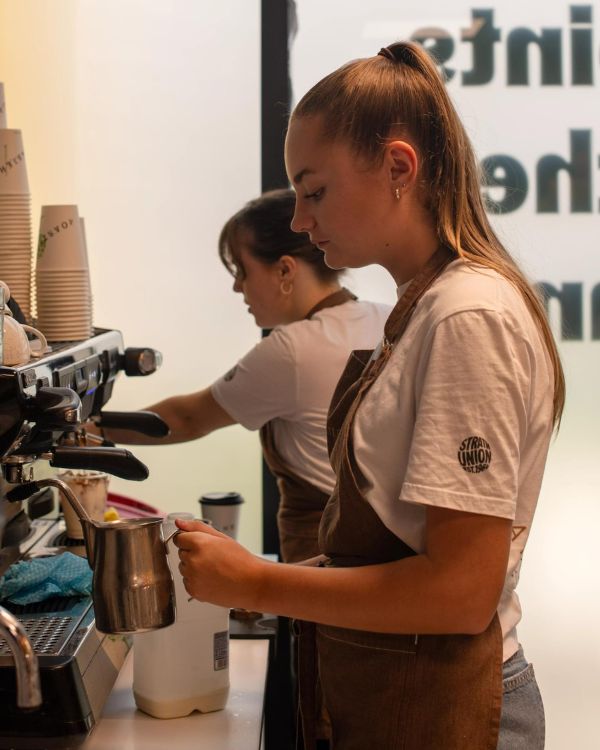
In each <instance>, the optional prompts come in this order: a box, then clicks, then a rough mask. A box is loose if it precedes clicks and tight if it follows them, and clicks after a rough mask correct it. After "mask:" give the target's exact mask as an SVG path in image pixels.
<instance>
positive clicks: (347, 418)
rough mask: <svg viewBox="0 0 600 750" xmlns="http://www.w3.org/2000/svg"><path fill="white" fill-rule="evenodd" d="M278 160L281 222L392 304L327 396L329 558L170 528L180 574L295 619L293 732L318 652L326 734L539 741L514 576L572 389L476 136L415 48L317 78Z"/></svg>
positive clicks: (442, 743) (354, 746) (537, 706)
mask: <svg viewBox="0 0 600 750" xmlns="http://www.w3.org/2000/svg"><path fill="white" fill-rule="evenodd" d="M286 163H287V169H288V175H289V177H290V181H291V182H292V184H293V186H294V188H295V190H296V212H295V216H294V221H293V225H292V226H293V228H294V229H296V231H298V232H308V233H309V235H310V237H311V239H312V241H313V242H315V243H316V244H317V246H318V247H320V248H321V250H323V252H324V253H325V261H326V263H327V264H328V265H329V266H331V267H333V268H342V267H360V266H365V265H367V264H370V263H377V264H379V265H381V266H383V267H384V268H385V269H387V271H389V273H390V274H391V275H392V277H393V279H394V280H395V282H396V284H397V286H398V295H399V300H398V304H397V305H396V307H395V308H394V310H393V311H392V313H391V315H390V317H389V318H388V321H387V323H386V326H385V333H384V337H383V341H382V342H381V343H380V345H379V346H378V347H376V349H375V351H374V352H373V353H366V352H355V353H354V354H353V356H352V357H351V358H350V360H349V362H348V365H347V368H346V371H345V373H344V375H343V376H342V378H341V380H340V382H339V383H338V386H337V389H336V392H335V394H334V397H333V401H332V405H331V407H330V410H329V417H328V438H329V449H330V456H331V461H332V465H333V467H334V469H335V471H336V476H337V482H336V488H335V490H334V492H333V494H332V496H331V498H330V499H329V502H328V504H327V506H326V508H325V511H324V514H323V519H322V521H321V526H320V533H319V544H320V552H321V555H320V556H319V557H318V558H316V559H314V560H312V561H307V564H305V565H281V564H272V563H266V562H264V561H262V560H260V559H257V558H255V557H254V556H252V555H250V554H249V553H248V552H246V551H245V550H244V549H243V548H241V547H240V546H239V545H236V544H235V543H234V542H233V541H232V540H230V539H228V538H225V537H223V536H222V535H220V534H218V533H216V532H214V531H213V530H211V529H207V528H203V527H202V525H201V524H195V523H184V522H182V523H180V524H179V525H180V527H181V529H182V530H184V531H185V532H187V533H182V534H180V535H179V537H178V538H177V542H176V543H177V544H178V546H179V548H180V559H181V564H180V570H181V572H182V575H183V577H184V581H185V584H186V586H187V590H188V591H189V593H190V594H191V595H193V596H195V597H197V598H198V599H203V600H208V601H212V602H216V603H219V604H226V605H236V606H242V607H247V608H250V609H258V610H262V611H268V612H277V613H281V614H285V615H288V616H291V617H294V618H297V619H298V620H299V622H298V623H297V629H298V631H299V632H300V633H301V636H300V648H301V653H302V654H303V657H302V668H303V669H302V672H301V677H300V687H301V701H302V712H303V731H304V742H305V746H306V747H307V748H311V747H313V746H314V739H315V737H314V696H313V695H312V694H311V690H310V683H311V677H312V676H313V675H314V672H315V670H316V669H317V665H318V670H319V673H320V678H321V682H322V688H323V695H324V702H325V705H326V708H327V710H328V712H329V714H330V717H331V724H332V747H333V748H334V750H365V749H366V748H375V747H376V748H378V750H392V749H393V750H395V749H396V748H403V750H441V749H442V748H443V750H467V749H468V750H471V749H473V750H475V749H477V750H483V749H484V748H485V750H492V749H493V748H496V747H500V748H502V750H509V748H510V750H521V749H522V750H525V748H527V750H539V749H540V748H542V747H543V744H544V726H543V721H544V720H543V707H542V703H541V698H540V695H539V691H538V689H537V686H536V683H535V677H534V675H533V670H532V669H531V666H530V665H528V664H527V662H526V661H525V658H524V656H523V653H522V651H521V650H520V647H519V642H518V639H517V633H516V625H517V623H518V621H519V619H520V617H521V607H520V603H519V599H518V597H517V594H516V591H515V588H516V585H517V580H518V574H519V568H520V564H521V556H522V553H523V550H524V547H525V544H526V541H527V538H528V535H529V531H530V528H531V523H532V520H533V515H534V511H535V507H536V503H537V499H538V494H539V490H540V485H541V480H542V474H543V470H544V464H545V460H546V455H547V451H548V445H549V442H550V438H551V435H552V431H553V428H554V427H555V426H556V425H557V424H558V422H559V420H560V415H561V411H562V407H563V402H564V380H563V374H562V370H561V365H560V361H559V357H558V354H557V350H556V346H555V343H554V341H553V339H552V335H551V333H550V330H549V327H548V323H547V321H546V319H545V317H544V311H543V308H542V305H541V304H540V301H539V300H538V298H537V296H536V295H535V293H534V291H533V290H532V288H531V286H530V285H529V283H528V282H527V281H526V279H525V278H524V277H523V275H522V273H521V272H520V270H519V269H518V267H517V266H516V265H515V262H514V261H513V260H512V258H511V257H510V255H509V254H508V252H507V251H506V250H505V248H504V247H503V246H502V244H501V242H500V241H499V239H498V238H497V237H496V235H495V233H494V231H493V230H492V228H491V226H490V224H489V221H488V218H487V216H486V213H485V210H484V205H483V201H482V198H481V195H480V188H479V176H478V172H477V168H476V160H475V157H474V154H473V150H472V147H471V144H470V143H469V140H468V137H467V135H466V133H465V131H464V128H463V126H462V124H461V122H460V120H459V118H458V116H457V114H456V111H455V109H454V107H453V105H452V103H451V101H450V98H449V96H448V93H447V91H446V88H445V86H444V83H443V81H442V80H441V78H440V76H439V74H438V71H437V69H436V68H435V66H434V64H433V62H432V61H431V60H430V58H429V57H428V55H427V54H426V53H425V52H424V50H422V49H421V48H420V47H418V46H416V45H414V44H411V43H402V42H400V43H396V44H393V45H391V46H390V47H386V48H384V49H382V50H381V51H380V53H379V54H377V55H376V56H374V57H371V58H368V59H364V60H357V61H354V62H351V63H349V64H347V65H345V66H343V67H342V68H340V69H339V70H336V71H334V72H333V73H331V74H330V75H329V76H327V77H326V78H324V79H323V80H322V81H320V82H319V83H317V84H316V85H315V86H314V87H313V88H312V89H311V90H310V91H309V92H308V93H307V94H306V95H305V96H304V97H303V98H302V99H301V101H300V102H299V104H298V105H297V107H296V109H295V110H294V112H293V114H292V118H291V122H290V127H289V132H288V136H287V144H286ZM311 563H312V564H311ZM310 623H313V624H316V625H311V624H310ZM503 687H504V690H503Z"/></svg>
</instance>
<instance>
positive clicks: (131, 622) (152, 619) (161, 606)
mask: <svg viewBox="0 0 600 750" xmlns="http://www.w3.org/2000/svg"><path fill="white" fill-rule="evenodd" d="M35 484H36V486H37V487H43V486H53V487H57V488H58V489H59V491H60V492H61V493H62V494H63V496H64V497H65V498H66V499H67V500H68V501H69V503H70V504H71V506H72V508H73V510H74V511H75V512H76V513H77V515H78V517H79V520H80V521H81V528H82V530H83V537H84V541H85V546H86V551H87V559H88V563H89V565H90V567H91V568H92V570H93V571H94V578H93V583H92V598H93V601H94V612H95V615H96V627H97V628H98V630H100V631H101V632H103V633H115V634H118V633H123V634H126V633H143V632H144V631H147V630H157V629H158V628H164V627H166V626H167V625H172V624H173V623H174V622H175V588H174V585H173V578H172V576H171V570H170V568H169V564H168V562H167V543H168V541H169V539H171V538H172V536H174V534H175V533H177V532H174V534H172V535H171V536H169V537H168V538H167V539H164V538H163V532H162V528H163V526H162V525H163V519H162V518H158V517H157V518H128V519H123V520H119V521H108V522H100V521H93V520H92V519H91V518H90V517H89V515H88V514H87V512H86V510H85V508H84V507H83V506H82V505H81V503H80V502H79V500H78V499H77V496H76V495H75V494H74V493H73V492H72V490H71V489H70V488H69V487H68V486H67V485H66V484H65V483H64V482H62V481H61V480H60V479H54V478H50V479H42V480H39V481H38V482H36V483H35Z"/></svg>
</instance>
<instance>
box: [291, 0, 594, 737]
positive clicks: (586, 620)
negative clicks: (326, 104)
mask: <svg viewBox="0 0 600 750" xmlns="http://www.w3.org/2000/svg"><path fill="white" fill-rule="evenodd" d="M585 5H586V6H588V7H590V8H591V9H592V11H593V19H594V21H595V23H596V25H598V24H600V3H598V2H591V3H586V4H585ZM297 6H298V20H299V34H298V37H297V40H296V43H295V45H294V50H293V59H292V63H293V69H292V82H293V85H294V93H295V98H296V99H298V98H299V97H300V96H301V95H302V94H303V93H304V92H305V91H306V90H307V89H308V88H309V87H310V86H311V85H312V84H313V83H315V82H316V81H317V80H319V79H320V78H321V77H323V76H324V75H325V74H327V73H329V72H330V71H332V70H333V69H334V68H336V67H338V66H339V65H341V64H343V63H344V62H347V61H348V60H350V59H354V58H357V57H367V56H370V55H373V54H376V53H377V52H378V50H379V49H380V48H381V47H382V46H384V45H387V44H390V43H391V42H394V41H396V40H398V39H407V38H410V37H411V35H412V34H413V32H415V31H416V30H417V29H421V28H423V27H432V26H434V27H439V28H442V29H445V30H446V31H447V32H448V34H449V35H450V36H451V37H452V38H453V40H454V45H455V51H454V54H453V56H452V58H451V59H450V60H449V61H448V65H449V66H451V67H453V68H455V69H456V70H457V71H459V72H458V73H457V74H456V75H455V76H454V78H453V79H452V80H451V81H450V83H449V84H448V87H449V90H450V91H451V93H452V96H453V98H454V100H455V102H456V103H457V106H458V108H459V111H460V112H461V114H462V117H463V120H464V122H465V124H466V126H467V128H468V130H469V133H470V135H471V137H472V139H473V141H474V143H475V146H476V149H477V151H478V154H479V156H480V157H481V158H483V157H486V156H490V155H492V154H508V155H510V156H512V157H513V158H515V159H517V160H518V161H519V162H520V163H521V164H522V165H523V166H524V168H525V170H526V173H527V175H528V178H529V191H528V194H527V198H526V200H525V202H524V203H523V205H522V206H521V208H519V209H517V210H516V211H514V212H513V213H509V214H506V215H504V216H501V217H495V219H494V225H495V227H496V228H497V230H498V231H499V233H500V235H501V236H502V237H503V238H504V239H505V241H506V244H507V245H508V247H509V249H511V251H513V252H514V254H515V255H517V256H518V257H519V258H520V259H521V261H522V263H523V265H524V266H525V268H526V269H527V271H528V272H529V274H530V276H531V277H532V278H533V279H534V280H536V281H545V282H550V283H553V284H555V285H557V286H560V285H561V284H563V283H564V282H580V283H582V284H583V291H584V300H585V301H584V329H583V337H582V339H581V340H577V341H559V343H560V349H561V354H562V358H563V364H564V367H565V372H566V378H567V408H566V411H565V414H564V418H563V423H562V427H561V430H560V434H559V436H558V439H557V440H556V441H555V442H554V444H553V445H552V449H551V453H550V458H549V461H548V465H547V470H546V475H545V480H544V485H543V488H542V493H541V497H540V502H539V507H538V512H537V515H536V519H535V523H534V525H533V530H532V533H531V537H530V540H529V543H528V546H527V549H526V551H525V556H524V563H523V570H522V574H521V582H520V585H519V592H520V595H521V600H522V604H523V610H524V616H523V621H522V624H521V626H520V628H519V635H520V638H521V641H522V643H523V644H524V647H525V649H526V654H527V655H528V657H529V659H530V660H531V661H533V662H534V664H535V669H536V673H537V675H538V680H539V683H540V686H541V689H542V692H543V696H544V701H545V705H546V719H547V743H546V747H547V749H548V750H566V749H567V748H569V749H570V748H577V750H595V749H596V748H598V747H599V746H600V739H599V736H600V732H599V731H598V727H597V710H598V706H599V705H600V679H599V677H598V675H599V674H600V645H599V644H600V641H599V638H598V633H599V632H600V585H599V583H598V577H599V571H600V545H599V544H598V541H597V537H598V529H599V528H600V460H599V458H600V430H599V428H598V425H599V424H600V398H599V397H598V394H597V388H598V373H599V372H600V341H592V339H591V310H590V300H589V297H590V293H591V289H592V287H594V286H595V285H596V284H598V283H599V282H600V270H599V266H598V261H597V257H598V251H597V242H598V236H599V229H600V221H599V213H598V211H599V205H598V196H599V194H600V183H599V181H598V179H597V168H598V156H597V154H598V152H599V150H600V148H599V146H598V138H597V135H598V132H599V131H598V122H599V117H600V96H599V91H598V81H599V80H600V62H599V55H598V45H599V39H600V35H598V34H597V33H596V34H595V35H594V36H593V39H594V42H593V50H592V55H593V76H594V85H591V86H589V85H588V86H573V85H571V66H570V55H571V44H570V40H571V29H572V28H574V25H573V24H572V23H571V21H570V15H569V4H568V3H567V2H564V1H562V0H561V2H552V3H548V2H545V1H544V0H531V1H530V2H528V3H524V2H521V0H501V2H489V3H474V4H469V3H467V2H464V0H455V1H454V2H452V3H448V1H447V0H418V1H415V0H403V2H398V1H397V0H388V1H387V2H386V1H384V0H371V2H369V3H365V2H364V1H363V0H344V2H341V0H340V1H339V2H331V3H323V2H320V1H319V0H297ZM472 8H477V9H491V10H493V11H494V25H495V26H496V27H497V28H498V29H499V30H500V39H499V41H498V42H497V43H496V44H495V45H494V57H495V75H494V77H493V78H492V80H491V81H490V82H489V83H487V84H485V85H465V84H464V82H463V81H462V77H461V74H460V71H468V70H470V69H471V67H472V49H471V45H470V44H469V43H465V42H461V41H460V39H461V34H460V30H461V29H463V28H468V27H470V26H471V24H472V19H471V10H472ZM541 26H542V27H543V28H555V29H560V30H561V38H562V44H563V85H562V86H558V85H554V86H541V85H540V74H539V56H538V55H536V54H535V51H534V50H531V51H530V59H531V70H530V85H529V86H508V85H507V76H506V40H507V35H508V33H509V32H510V31H511V30H512V29H514V28H515V27H527V28H529V29H531V30H533V31H535V32H536V33H539V32H540V27H541ZM590 27H591V26H590V24H586V23H584V24H580V25H578V26H577V28H579V29H583V30H586V29H589V28H590ZM332 30H335V32H334V33H332ZM571 129H584V130H591V131H592V149H591V165H590V166H591V172H592V209H591V211H590V212H587V213H586V212H584V213H572V212H571V211H570V208H569V194H568V191H569V181H568V178H567V176H566V175H565V174H563V175H561V176H560V179H559V186H560V191H559V192H560V203H559V207H560V210H559V212H557V213H553V214H550V213H545V214H543V213H539V212H538V211H537V210H536V201H535V197H536V189H535V174H536V164H537V162H538V160H539V159H540V157H542V156H543V155H545V154H557V155H559V156H562V157H565V158H567V160H569V135H568V133H569V130H571ZM580 166H581V165H580ZM502 197H503V191H502V190H501V191H500V192H499V194H497V195H496V196H495V198H496V199H501V198H502ZM370 281H371V283H370V288H369V291H370V292H371V293H372V294H374V295H377V294H378V291H379V293H380V294H381V295H387V294H388V293H389V288H388V287H387V286H386V285H382V286H381V287H378V286H377V284H378V283H379V279H376V278H375V277H372V279H371V280H370ZM362 285H363V280H362V277H361V279H359V281H358V282H357V284H356V286H357V287H358V288H359V290H360V291H361V292H362V291H363V287H362ZM551 312H552V319H553V321H554V323H555V329H556V332H557V335H558V336H560V333H559V327H558V315H557V313H558V306H557V304H556V303H555V304H553V306H552V311H551Z"/></svg>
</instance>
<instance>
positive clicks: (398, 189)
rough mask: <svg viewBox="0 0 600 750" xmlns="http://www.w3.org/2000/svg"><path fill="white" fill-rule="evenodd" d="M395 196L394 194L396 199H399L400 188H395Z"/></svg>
mask: <svg viewBox="0 0 600 750" xmlns="http://www.w3.org/2000/svg"><path fill="white" fill-rule="evenodd" d="M402 187H404V185H402ZM395 196H396V200H397V201H399V200H400V188H396V191H395Z"/></svg>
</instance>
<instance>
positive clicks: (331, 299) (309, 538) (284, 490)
mask: <svg viewBox="0 0 600 750" xmlns="http://www.w3.org/2000/svg"><path fill="white" fill-rule="evenodd" d="M355 299H356V297H355V296H354V294H352V292H350V291H348V289H345V288H343V289H340V290H338V291H337V292H334V293H333V294H330V295H329V296H328V297H325V298H324V299H322V300H321V301H320V302H319V303H317V304H316V305H315V306H314V307H313V308H312V309H311V310H309V312H308V313H307V315H306V316H305V320H308V319H309V318H312V316H313V315H315V314H316V313H318V312H319V311H320V310H324V309H325V308H328V307H336V306H337V305H343V304H344V303H345V302H349V301H350V300H355ZM260 442H261V444H262V449H263V455H264V457H265V461H266V463H267V466H268V467H269V469H270V470H271V473H272V474H273V475H274V476H275V477H276V478H277V485H278V487H279V496H280V501H279V510H278V512H277V528H278V530H279V545H280V549H281V558H282V560H283V562H286V563H293V562H300V560H307V559H309V558H311V557H316V555H318V554H319V545H318V535H319V524H320V522H321V515H322V513H323V508H324V507H325V505H326V504H327V500H328V499H329V493H327V492H323V490H320V489H319V488H318V487H315V486H314V485H312V484H310V482H307V481H306V479H303V478H302V477H299V476H298V475H297V474H295V473H294V472H293V471H292V470H291V469H290V468H289V467H288V466H287V465H286V463H285V461H284V460H283V459H282V457H281V455H280V454H279V451H278V450H277V448H276V446H275V441H274V439H273V423H272V422H267V423H266V424H265V425H264V426H263V427H261V429H260Z"/></svg>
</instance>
